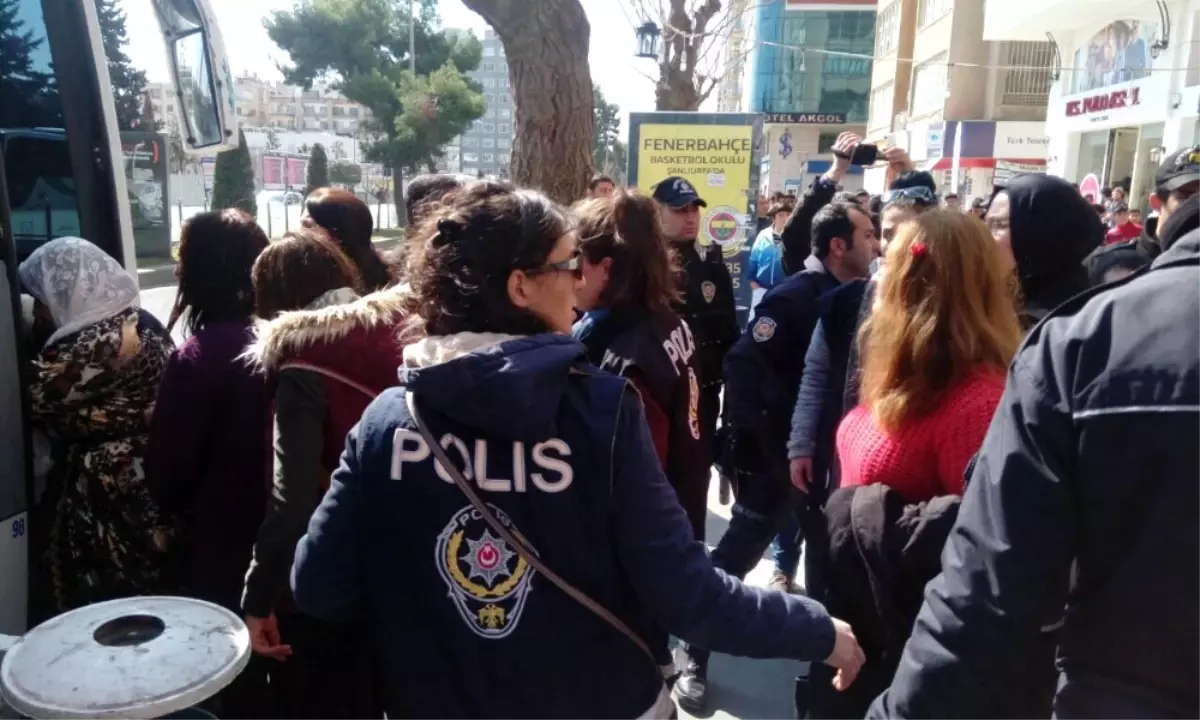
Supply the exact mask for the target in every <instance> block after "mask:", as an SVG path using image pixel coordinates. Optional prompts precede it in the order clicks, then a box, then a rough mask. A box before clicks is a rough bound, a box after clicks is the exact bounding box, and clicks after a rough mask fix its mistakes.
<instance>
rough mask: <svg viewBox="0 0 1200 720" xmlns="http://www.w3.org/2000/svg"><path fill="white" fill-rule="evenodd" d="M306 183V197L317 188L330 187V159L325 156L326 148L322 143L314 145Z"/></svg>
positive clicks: (309, 160)
mask: <svg viewBox="0 0 1200 720" xmlns="http://www.w3.org/2000/svg"><path fill="white" fill-rule="evenodd" d="M305 181H306V182H305V185H304V195H305V196H307V195H308V194H309V193H311V192H312V191H313V190H316V189H317V188H323V187H329V158H328V157H326V156H325V148H324V147H323V146H322V145H321V143H313V146H312V154H311V155H309V156H308V173H307V175H306V176H305Z"/></svg>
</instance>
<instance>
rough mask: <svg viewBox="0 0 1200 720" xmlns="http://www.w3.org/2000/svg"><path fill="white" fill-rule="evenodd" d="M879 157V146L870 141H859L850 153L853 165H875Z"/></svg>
mask: <svg viewBox="0 0 1200 720" xmlns="http://www.w3.org/2000/svg"><path fill="white" fill-rule="evenodd" d="M878 159H879V148H878V147H877V146H875V145H870V144H868V143H859V144H858V145H856V146H855V148H854V152H853V153H851V155H850V164H851V165H874V164H875V161H876V160H878Z"/></svg>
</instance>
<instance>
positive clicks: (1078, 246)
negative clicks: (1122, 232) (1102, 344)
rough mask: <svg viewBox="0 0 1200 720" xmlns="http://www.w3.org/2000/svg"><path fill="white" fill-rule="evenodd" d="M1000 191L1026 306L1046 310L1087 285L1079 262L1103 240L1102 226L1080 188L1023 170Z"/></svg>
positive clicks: (1037, 311) (1029, 309)
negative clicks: (1007, 213) (1004, 196)
mask: <svg viewBox="0 0 1200 720" xmlns="http://www.w3.org/2000/svg"><path fill="white" fill-rule="evenodd" d="M999 192H1003V193H1005V194H1006V195H1008V206H1009V225H1010V227H1011V232H1012V252H1013V257H1015V258H1016V261H1017V273H1018V275H1019V277H1020V281H1021V292H1022V294H1023V295H1024V297H1025V309H1026V311H1027V312H1029V313H1030V314H1033V315H1041V314H1044V313H1046V312H1048V311H1049V310H1052V309H1054V308H1055V307H1057V306H1058V305H1060V304H1062V303H1063V302H1065V301H1066V300H1067V299H1069V298H1071V297H1072V296H1074V295H1077V294H1078V293H1081V292H1083V291H1084V290H1087V289H1088V287H1089V284H1088V275H1087V270H1086V269H1085V268H1084V266H1083V261H1084V259H1086V258H1087V256H1088V255H1089V254H1090V253H1091V252H1092V250H1094V249H1095V248H1096V247H1097V246H1099V245H1100V243H1102V242H1103V241H1104V226H1103V225H1102V224H1101V223H1100V218H1099V217H1098V216H1097V215H1096V211H1095V210H1093V209H1092V206H1091V205H1089V204H1088V202H1087V200H1085V199H1083V197H1082V196H1080V194H1079V191H1078V190H1076V189H1075V188H1073V187H1071V184H1070V183H1068V182H1067V181H1066V180H1063V179H1062V178H1057V177H1053V176H1050V175H1036V174H1023V175H1018V176H1016V177H1014V178H1013V179H1012V180H1010V181H1009V182H1008V184H1007V185H1006V186H1004V187H1003V188H998V193H999Z"/></svg>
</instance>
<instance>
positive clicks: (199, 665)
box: [0, 597, 250, 719]
mask: <svg viewBox="0 0 1200 720" xmlns="http://www.w3.org/2000/svg"><path fill="white" fill-rule="evenodd" d="M249 661H250V632H249V631H248V630H247V629H246V625H245V624H244V623H243V622H242V619H241V618H240V617H238V616H237V615H235V614H234V613H232V612H230V611H228V610H226V609H225V608H223V607H220V606H219V605H214V604H212V603H208V602H204V601H203V600H193V599H189V598H181V597H134V598H125V599H121V600H110V601H108V602H102V603H96V604H95V605H88V606H86V607H82V608H79V609H77V610H72V611H71V612H68V613H65V614H63V615H59V616H58V617H55V618H51V619H50V620H47V621H46V622H44V623H42V624H41V625H39V626H37V627H36V628H34V629H33V630H31V631H29V633H27V634H26V635H25V636H24V637H22V638H21V640H20V642H18V643H17V644H16V646H14V647H13V648H12V650H10V651H9V652H8V653H7V654H5V656H4V661H3V663H0V694H2V695H3V698H4V701H5V702H6V703H8V704H9V705H10V706H11V707H12V709H13V710H16V711H17V712H19V713H21V714H22V715H25V716H27V717H31V718H35V719H42V718H157V717H161V716H163V715H167V714H169V713H172V712H175V711H177V710H182V709H184V708H187V707H191V706H192V705H195V704H197V703H199V702H202V701H204V700H206V699H208V698H209V697H212V696H213V695H215V694H216V693H217V692H219V691H220V690H221V689H222V688H224V687H225V686H226V685H228V684H229V683H230V682H231V681H232V680H233V679H234V678H235V677H237V675H238V673H240V672H241V671H242V669H243V668H244V667H246V663H247V662H249Z"/></svg>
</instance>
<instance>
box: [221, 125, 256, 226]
mask: <svg viewBox="0 0 1200 720" xmlns="http://www.w3.org/2000/svg"><path fill="white" fill-rule="evenodd" d="M230 207H235V208H241V209H242V210H245V211H246V212H248V213H250V214H251V215H255V216H257V215H258V203H257V202H256V201H255V199H254V166H253V165H252V164H251V162H250V148H249V147H247V146H246V134H245V133H243V132H242V131H241V130H239V131H238V146H237V147H236V148H234V149H233V150H226V151H225V152H223V153H218V154H217V166H216V167H215V168H214V169H213V191H212V202H211V209H213V210H222V209H224V208H230Z"/></svg>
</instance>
